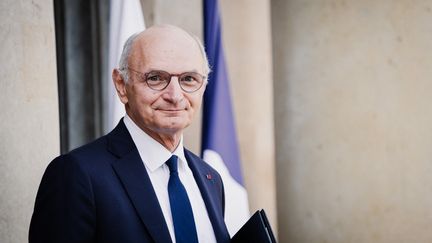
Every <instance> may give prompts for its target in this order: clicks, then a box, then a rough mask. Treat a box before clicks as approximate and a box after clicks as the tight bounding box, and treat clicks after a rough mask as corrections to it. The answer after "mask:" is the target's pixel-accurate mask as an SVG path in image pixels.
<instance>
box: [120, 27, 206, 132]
mask: <svg viewBox="0 0 432 243" xmlns="http://www.w3.org/2000/svg"><path fill="white" fill-rule="evenodd" d="M154 32H155V33H150V34H149V35H147V36H143V37H141V36H140V37H138V39H136V40H135V42H134V43H133V45H132V49H131V55H130V58H129V67H130V68H131V69H133V70H136V71H139V72H141V73H147V72H149V71H152V70H163V71H166V72H168V73H171V74H180V73H184V72H197V73H200V74H201V75H203V76H204V75H205V74H204V73H203V72H204V65H203V64H204V62H203V57H202V54H201V52H200V50H199V47H198V45H197V43H196V42H195V40H193V39H192V38H191V37H190V36H189V35H186V34H185V33H183V32H181V31H178V30H176V29H174V30H165V32H164V31H163V30H159V31H154ZM123 88H124V94H123V95H122V94H121V93H120V98H121V101H122V102H123V103H124V104H125V105H126V112H127V114H128V115H129V116H130V117H131V119H132V120H133V121H134V122H135V123H136V124H137V125H138V126H139V127H140V128H141V129H142V130H144V131H145V132H146V133H148V134H149V135H150V136H154V135H156V136H161V135H173V134H179V133H181V132H182V131H183V129H184V128H186V127H187V126H188V125H189V124H190V123H191V122H192V119H193V116H194V114H195V111H196V110H198V109H199V108H200V106H201V101H202V96H203V93H204V90H205V84H204V85H203V86H202V87H201V88H200V89H199V90H197V91H195V92H193V93H187V92H185V91H183V90H182V89H181V87H180V85H179V82H178V78H177V77H175V76H173V77H172V79H171V82H170V83H169V85H168V86H167V87H166V88H165V89H164V90H162V91H155V90H152V89H151V88H149V87H148V85H147V83H146V82H144V79H140V75H139V74H137V73H135V72H132V71H129V80H128V82H127V83H126V84H125V85H124V87H123Z"/></svg>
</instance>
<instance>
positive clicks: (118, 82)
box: [112, 68, 128, 104]
mask: <svg viewBox="0 0 432 243" xmlns="http://www.w3.org/2000/svg"><path fill="white" fill-rule="evenodd" d="M112 80H113V82H114V87H115V89H116V90H117V95H118V96H119V98H120V101H121V102H122V103H123V104H126V103H127V102H128V98H127V95H126V93H127V92H126V81H125V80H124V79H123V76H122V75H121V74H120V71H119V70H118V69H117V68H115V69H114V70H113V72H112Z"/></svg>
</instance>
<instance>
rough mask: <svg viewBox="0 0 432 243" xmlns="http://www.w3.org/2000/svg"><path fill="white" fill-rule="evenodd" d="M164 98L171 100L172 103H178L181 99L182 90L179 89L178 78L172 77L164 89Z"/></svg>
mask: <svg viewBox="0 0 432 243" xmlns="http://www.w3.org/2000/svg"><path fill="white" fill-rule="evenodd" d="M163 95H164V98H166V99H169V100H171V101H172V102H175V103H176V102H178V101H180V100H181V99H182V98H183V90H182V88H181V87H180V83H179V80H178V77H172V78H171V82H170V83H169V84H168V86H167V87H166V88H165V92H164V94H163Z"/></svg>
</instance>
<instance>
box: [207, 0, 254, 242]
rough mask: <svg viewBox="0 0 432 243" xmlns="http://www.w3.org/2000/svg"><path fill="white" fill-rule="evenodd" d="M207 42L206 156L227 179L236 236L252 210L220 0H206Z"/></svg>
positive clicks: (228, 203)
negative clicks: (247, 190) (224, 38)
mask: <svg viewBox="0 0 432 243" xmlns="http://www.w3.org/2000/svg"><path fill="white" fill-rule="evenodd" d="M204 46H205V49H206V53H207V56H208V59H209V63H210V67H211V69H212V72H211V73H210V74H209V79H208V85H207V88H206V91H205V93H204V104H203V125H202V129H203V131H202V156H203V159H204V160H205V161H206V162H207V163H209V164H210V165H211V166H213V167H214V168H215V169H216V170H217V171H218V172H219V173H220V175H221V177H222V180H223V182H224V188H225V223H226V225H227V227H228V231H229V233H230V235H231V236H232V235H234V234H235V233H236V232H237V231H238V230H239V229H240V227H241V226H242V225H243V224H244V223H245V222H246V221H247V220H248V219H249V216H250V212H249V204H248V199H247V192H246V189H245V188H244V184H243V177H242V172H241V166H240V156H239V149H238V144H237V137H236V131H235V125H234V116H233V110H232V106H231V98H230V91H229V84H228V74H227V69H226V65H225V59H224V52H223V48H222V38H221V23H220V18H219V10H218V1H217V0H204Z"/></svg>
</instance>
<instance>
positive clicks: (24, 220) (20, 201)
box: [0, 0, 60, 243]
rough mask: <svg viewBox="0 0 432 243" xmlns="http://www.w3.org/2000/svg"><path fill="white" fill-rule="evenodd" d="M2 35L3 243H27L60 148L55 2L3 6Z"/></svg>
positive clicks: (8, 2)
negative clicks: (45, 175) (42, 186)
mask: <svg viewBox="0 0 432 243" xmlns="http://www.w3.org/2000/svg"><path fill="white" fill-rule="evenodd" d="M0 33H1V35H0V36H1V37H0V43H1V45H0V53H1V55H0V66H1V67H2V71H1V72H0V87H2V95H0V110H1V111H2V113H1V119H0V138H1V140H0V242H2V243H9V242H10V243H15V242H27V235H28V227H29V222H30V217H31V213H32V212H33V206H34V199H35V197H36V190H37V187H38V186H39V183H40V179H41V177H42V173H43V171H44V169H45V168H46V165H47V164H48V162H49V161H50V160H51V159H52V158H54V157H55V156H56V155H57V154H58V153H59V148H60V144H59V124H58V123H59V119H58V99H57V77H56V65H55V64H56V57H55V43H54V16H53V3H52V1H49V0H40V1H37V3H36V2H31V3H30V2H29V3H27V2H26V1H14V0H3V1H1V2H0Z"/></svg>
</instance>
